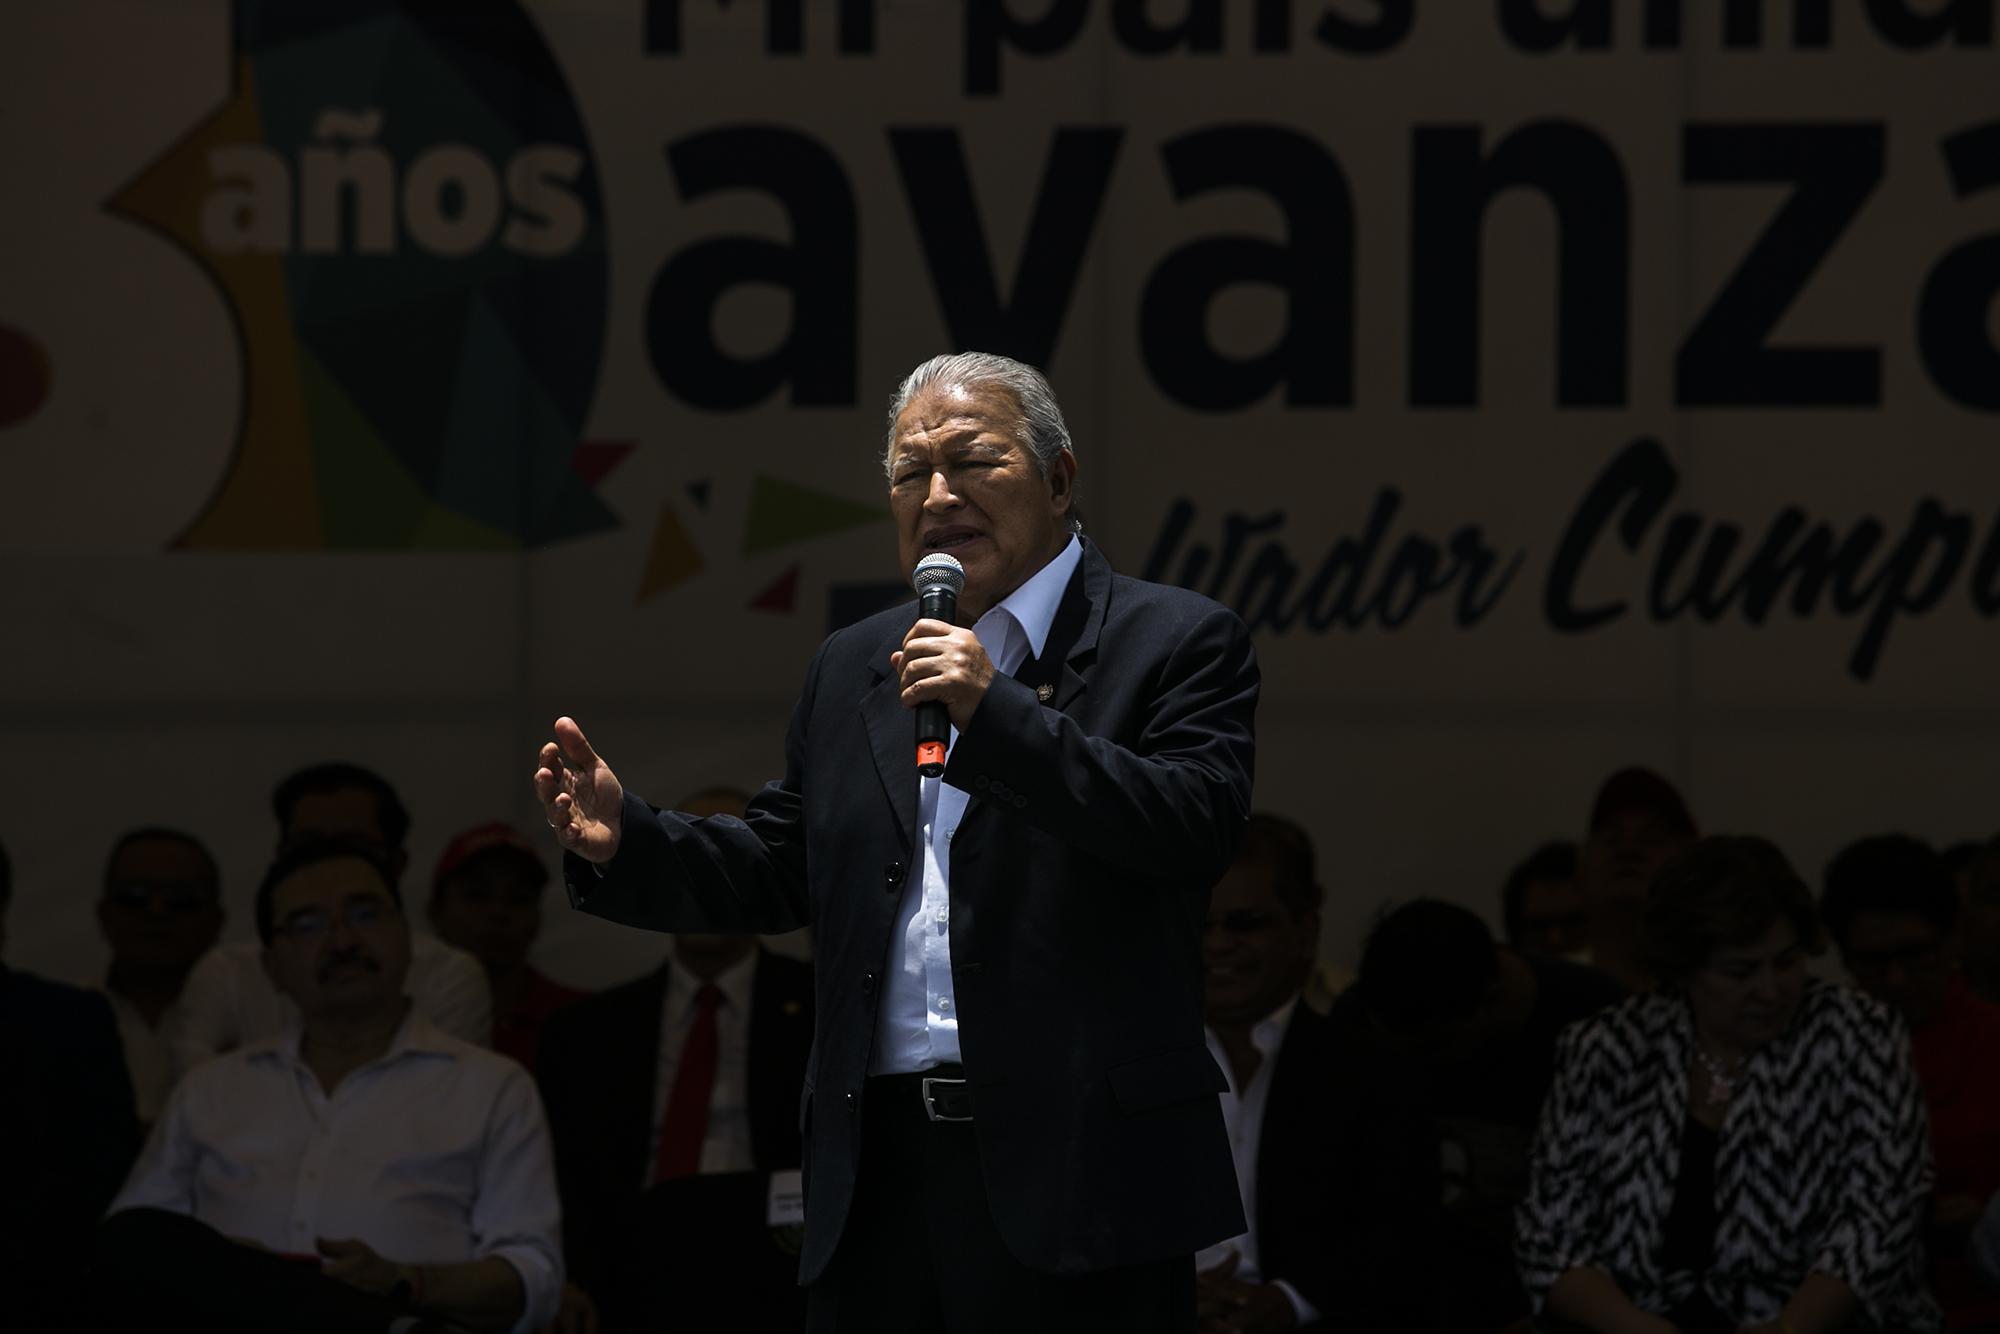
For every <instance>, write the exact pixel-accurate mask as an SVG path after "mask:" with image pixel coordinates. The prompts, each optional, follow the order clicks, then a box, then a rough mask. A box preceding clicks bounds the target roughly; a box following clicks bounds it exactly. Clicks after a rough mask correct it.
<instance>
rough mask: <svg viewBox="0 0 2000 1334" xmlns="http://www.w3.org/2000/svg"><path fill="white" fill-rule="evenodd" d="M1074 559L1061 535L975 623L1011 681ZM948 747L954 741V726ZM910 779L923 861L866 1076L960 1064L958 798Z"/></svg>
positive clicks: (1047, 621)
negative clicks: (953, 916) (955, 940)
mask: <svg viewBox="0 0 2000 1334" xmlns="http://www.w3.org/2000/svg"><path fill="white" fill-rule="evenodd" d="M1082 559H1083V545H1082V543H1080V542H1078V541H1077V539H1076V538H1074V537H1072V538H1070V540H1069V545H1068V546H1066V547H1064V548H1063V549H1062V550H1061V551H1060V552H1058V553H1057V555H1056V557H1055V559H1054V560H1051V561H1050V562H1049V563H1048V564H1047V565H1044V566H1043V567H1042V568H1041V569H1040V570H1038V571H1036V572H1035V574H1034V575H1032V576H1030V577H1029V579H1028V581H1027V582H1026V583H1024V584H1022V585H1021V586H1020V587H1019V588H1017V589H1015V590H1014V591H1013V592H1012V593H1010V594H1008V595H1007V597H1006V598H1005V599H1004V600H1003V601H1001V602H1000V603H999V604H998V605H996V606H994V607H992V608H991V609H989V610H988V611H987V612H986V614H985V615H984V616H981V617H980V618H979V620H978V621H977V622H976V623H974V625H973V627H972V633H973V636H974V637H975V638H976V639H978V640H979V643H980V646H981V647H982V648H984V649H985V650H986V656H987V658H989V659H990V660H991V661H992V663H993V670H994V671H995V672H996V673H998V674H1000V675H1002V676H1011V675H1013V674H1014V672H1016V671H1017V670H1019V668H1020V666H1021V664H1022V663H1024V662H1026V661H1027V660H1028V659H1029V658H1030V657H1036V658H1039V657H1041V655H1042V649H1043V647H1044V646H1045V645H1046V644H1047V643H1048V638H1049V628H1050V626H1052V625H1053V624H1054V623H1055V619H1056V609H1057V608H1058V607H1060V606H1061V605H1062V595H1063V590H1064V589H1066V588H1068V587H1069V580H1070V576H1071V575H1072V574H1073V573H1075V571H1076V567H1077V562H1079V561H1081V560H1082ZM951 742H952V744H954V745H955V744H957V742H958V729H957V728H956V727H954V728H952V729H951ZM917 783H918V790H917V823H918V826H919V828H920V830H921V835H922V842H923V849H924V855H923V859H922V862H921V864H920V865H917V866H913V867H912V868H911V870H910V877H909V879H908V880H907V881H905V882H904V885H903V897H902V899H901V901H899V902H898V903H897V905H896V916H897V920H898V921H900V922H901V923H902V924H903V929H902V930H901V931H899V932H897V933H896V935H895V936H894V938H892V939H891V941H890V942H889V965H888V972H887V974H886V976H885V977H884V979H883V984H882V992H881V999H880V1001H879V1002H878V1005H877V1008H876V1014H875V1051H874V1055H873V1056H872V1058H871V1059H870V1062H869V1067H868V1073H870V1074H872V1075H883V1074H904V1073H908V1072H911V1071H915V1070H926V1069H929V1068H930V1067H931V1066H934V1065H939V1064H942V1063H943V1062H946V1061H957V1060H958V1059H959V1049H958V999H957V997H956V996H955V995H954V994H953V990H952V982H951V925H950V911H951V892H950V886H951V836H952V835H953V834H955V833H957V832H958V822H959V820H961V819H962V818H964V815H965V804H966V800H967V798H966V794H965V793H964V792H963V791H961V790H959V789H958V788H955V787H952V786H951V785H949V784H948V783H946V782H944V780H943V779H942V778H941V777H940V778H919V779H918V780H917Z"/></svg>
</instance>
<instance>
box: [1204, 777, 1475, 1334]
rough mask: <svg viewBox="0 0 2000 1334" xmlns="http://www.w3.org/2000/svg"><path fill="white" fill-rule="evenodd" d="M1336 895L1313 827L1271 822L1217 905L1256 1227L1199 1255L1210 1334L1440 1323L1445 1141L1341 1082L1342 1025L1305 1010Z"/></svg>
mask: <svg viewBox="0 0 2000 1334" xmlns="http://www.w3.org/2000/svg"><path fill="white" fill-rule="evenodd" d="M1323 897H1324V895H1323V892H1322V890H1321V889H1320V887H1319V884H1318V882H1317V881H1316V879H1315V876H1314V868H1313V850H1312V843H1311V840H1310V839H1309V838H1308V837H1307V835H1306V833H1305V831H1304V830H1303V829H1301V828H1299V826H1297V825H1295V824H1293V823H1292V822H1291V821H1289V820H1285V819H1282V818H1281V817H1278V816H1275V815H1269V814H1265V813H1261V812H1259V813H1254V814H1252V815H1251V816H1250V821H1249V827H1248V829H1247V830H1246V831H1245V834H1244V838H1243V846H1242V849H1241V850H1240V851H1239V852H1238V853H1237V856H1236V861H1235V863H1234V864H1233V865H1232V866H1231V867H1230V868H1229V871H1228V873H1227V874H1226V875H1224V876H1223V878H1222V880H1221V881H1220V882H1219V883H1218V884H1217V885H1216V887H1215V890H1214V892H1213V893H1212V895H1211V896H1210V899H1209V908H1208V920H1207V923H1206V926H1205V929H1204V931H1203V933H1202V956H1203V960H1204V962H1205V964H1206V966H1207V979H1206V980H1207V995H1206V1002H1207V1004H1206V1010H1207V1018H1208V1045H1209V1050H1210V1052H1211V1053H1212V1054H1213V1055H1214V1056H1215V1060H1216V1063H1217V1064H1218V1065H1220V1066H1221V1067H1222V1068H1223V1070H1224V1071H1225V1072H1226V1073H1227V1075H1228V1077H1229V1090H1228V1091H1227V1092H1226V1093H1223V1094H1222V1095H1221V1097H1222V1108H1223V1119H1224V1121H1225V1122H1226V1123H1227V1125H1228V1127H1229V1137H1230V1147H1231V1150H1232V1151H1233V1153H1234V1155H1235V1158H1236V1181H1237V1187H1238V1189H1239V1190H1241V1191H1242V1193H1243V1215H1244V1217H1245V1218H1246V1219H1247V1220H1248V1221H1249V1224H1250V1228H1249V1231H1247V1232H1245V1233H1243V1234H1242V1235H1241V1236H1238V1237H1235V1238H1232V1239H1230V1240H1229V1241H1226V1242H1220V1243H1218V1244H1216V1245H1214V1246H1211V1247H1209V1248H1208V1249H1207V1250H1205V1251H1203V1252H1202V1253H1200V1254H1199V1255H1197V1256H1196V1257H1195V1263H1196V1266H1197V1269H1198V1276H1197V1290H1196V1297H1197V1302H1198V1309H1199V1314H1200V1320H1201V1329H1202V1331H1203V1334H1276V1331H1281V1330H1290V1329H1322V1328H1331V1329H1358V1330H1369V1331H1371V1334H1389V1332H1392V1331H1403V1330H1428V1329H1430V1328H1432V1327H1433V1320H1432V1312H1431V1303H1430V1302H1429V1301H1428V1299H1427V1298H1426V1297H1425V1295H1424V1293H1423V1291H1422V1287H1423V1282H1422V1274H1423V1269H1424V1265H1425V1262H1426V1260H1427V1258H1428V1257H1427V1252H1428V1251H1429V1250H1430V1248H1431V1246H1432V1245H1433V1242H1434V1237H1435V1232H1434V1228H1433V1224H1432V1219H1433V1216H1434V1213H1435V1211H1436V1208H1437V1204H1438V1200H1439V1193H1440V1188H1439V1184H1438V1173H1437V1159H1436V1153H1435V1149H1434V1147H1433V1144H1432V1141H1431V1139H1430V1137H1429V1135H1428V1133H1427V1130H1426V1128H1424V1127H1423V1125H1422V1123H1421V1122H1420V1121H1418V1120H1417V1119H1415V1118H1409V1117H1404V1116H1401V1115H1399V1113H1398V1110H1397V1108H1396V1107H1394V1106H1393V1105H1392V1104H1391V1103H1390V1101H1389V1100H1388V1098H1387V1097H1386V1096H1384V1092H1383V1091H1382V1090H1379V1089H1375V1088H1372V1087H1369V1086H1366V1085H1364V1084H1361V1083H1359V1082H1357V1081H1353V1080H1348V1079H1342V1078H1340V1077H1339V1073H1340V1072H1338V1071H1337V1070H1336V1068H1335V1063H1334V1057H1333V1049H1332V1045H1331V1038H1332V1030H1331V1028H1330V1026H1329V1025H1328V1023H1327V1021H1326V1020H1325V1019H1324V1018H1322V1017H1321V1016H1320V1015H1318V1014H1317V1013H1315V1012H1314V1011H1313V1010H1312V1009H1310V1008H1309V1007H1307V1006H1305V1005H1303V1004H1301V1003H1300V994H1301V992H1302V990H1303V988H1304V987H1305V985H1306V982H1307V979H1308V978H1309V976H1310V975H1311V973H1312V969H1313V963H1314V960H1315V958H1316V957H1317V954H1318V951H1319V926H1320V917H1319V907H1320V903H1321V901H1322V899H1323ZM1321 1322H1324V1323H1321Z"/></svg>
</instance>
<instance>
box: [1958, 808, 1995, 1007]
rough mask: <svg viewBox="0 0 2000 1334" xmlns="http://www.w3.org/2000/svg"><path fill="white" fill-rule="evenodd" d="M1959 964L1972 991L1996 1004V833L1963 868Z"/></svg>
mask: <svg viewBox="0 0 2000 1334" xmlns="http://www.w3.org/2000/svg"><path fill="white" fill-rule="evenodd" d="M1963 902H1964V907H1965V911H1964V913H1963V915H1962V916H1961V917H1960V918H1959V925H1958V942H1959V967H1960V968H1961V969H1962V970H1963V972H1964V975H1965V983H1966V985H1967V986H1969V987H1971V988H1972V990H1973V991H1974V993H1976V994H1977V995H1979V996H1982V997H1984V998H1985V999H1987V1000H1990V1001H1992V1002H1994V1003H1995V1004H2000V835H1996V836H1995V837H1994V839H1993V841H1992V842H1990V843H1988V844H1987V845H1986V846H1985V847H1984V848H1982V849H1980V852H1979V855H1978V856H1977V857H1975V858H1973V860H1972V861H1971V863H1970V864H1969V865H1968V866H1967V867H1966V869H1965V889H1964V892H1963Z"/></svg>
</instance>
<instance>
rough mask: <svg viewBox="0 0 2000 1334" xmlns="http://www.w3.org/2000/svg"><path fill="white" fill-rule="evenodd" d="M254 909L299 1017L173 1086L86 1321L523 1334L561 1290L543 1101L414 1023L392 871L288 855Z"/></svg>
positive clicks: (364, 856)
mask: <svg viewBox="0 0 2000 1334" xmlns="http://www.w3.org/2000/svg"><path fill="white" fill-rule="evenodd" d="M256 917H257V934H258V936H259V938H260V939H261V940H262V941H263V943H264V954H263V961H264V967H265V969H266V971H267V972H268V973H269V975H270V978H271V980H272V982H273V983H274V984H275V985H276V986H277V988H278V990H279V991H281V992H282V993H284V994H285V995H286V996H288V997H290V998H291V1000H292V1001H293V1002H294V1003H295V1004H296V1005H297V1006H298V1012H299V1019H298V1021H297V1022H296V1023H294V1024H293V1025H292V1026H291V1027H290V1028H288V1029H287V1030H286V1031H285V1032H284V1033H283V1034H281V1035H280V1036H278V1037H276V1038H271V1039H265V1040H263V1041H258V1042H252V1043H250V1044H248V1045H246V1046H244V1047H242V1048H240V1049H239V1050H237V1051H234V1052H230V1053H228V1054H227V1055H224V1056H220V1057H217V1058H216V1059H214V1060H212V1061H210V1062H208V1063H206V1064H205V1065H202V1066H199V1067H197V1068H196V1069H195V1070H194V1071H193V1072H191V1073H190V1074H189V1075H188V1076H187V1078H186V1079H184V1080H183V1081H182V1082H181V1084H180V1085H179V1087H177V1088H176V1089H175V1090H174V1093H173V1095H172V1097H171V1098H170V1099H169V1101H168V1103H167V1107H166V1110H165V1112H164V1113H163V1114H162V1116H161V1118H160V1121H159V1124H158V1125H157V1126H156V1127H155V1129H154V1132H153V1135H152V1138H151V1140H150V1141H149V1143H148V1144H147V1146H146V1149H145V1152H144V1153H143V1154H142V1155H141V1157H140V1160H139V1163H138V1166H137V1167H135V1168H134V1169H133V1172H132V1175H131V1177H130V1179H129V1180H128V1181H127V1182H126V1184H125V1188H124V1190H123V1191H122V1192H121V1193H120V1194H119V1196H118V1199H117V1200H116V1201H115V1202H114V1204H113V1206H112V1216H111V1217H110V1218H109V1219H108V1220H107V1221H106V1223H105V1224H104V1227H103V1229H102V1232H101V1235H100V1250H101V1252H102V1266H103V1270H104V1275H103V1276H104V1278H105V1279H106V1280H107V1281H105V1282H104V1283H101V1284H100V1285H98V1286H99V1289H100V1293H101V1296H102V1298H103V1299H104V1300H107V1301H110V1302H112V1303H115V1304H116V1305H115V1307H114V1309H112V1310H110V1311H107V1312H105V1313H104V1314H105V1315H106V1317H107V1318H106V1320H105V1321H104V1323H105V1325H106V1327H108V1328H139V1327H158V1326H159V1324H160V1322H161V1320H162V1318H163V1317H179V1318H180V1320H184V1321H186V1322H188V1323H190V1324H193V1323H197V1322H199V1323H200V1324H202V1325H203V1326H204V1327H209V1328H227V1329H265V1328H269V1329H274V1330H276V1329H284V1330H326V1331H336V1330H338V1331H346V1330H356V1331H358V1330H381V1329H384V1328H386V1327H387V1326H388V1325H389V1324H390V1323H391V1322H393V1321H395V1320H398V1319H401V1318H403V1317H406V1316H415V1317H423V1318H426V1319H435V1320H441V1321H449V1322H453V1323H454V1324H456V1325H463V1326H466V1327H470V1328H480V1329H508V1328H511V1329H515V1330H520V1331H526V1330H530V1329H537V1328H539V1327H541V1326H542V1325H543V1324H545V1323H546V1322H547V1321H548V1320H550V1319H551V1318H552V1317H553V1316H554V1315H555V1313H556V1309H557V1302H558V1295H559V1292H560V1290H561V1287H562V1262H561V1258H560V1252H559V1249H558V1245H557V1230H558V1222H559V1211H558V1207H557V1203H556V1190H555V1174H554V1169H553V1167H552V1165H551V1157H550V1147H549V1138H548V1131H547V1128H546V1126H545V1124H544V1122H543V1118H542V1109H541V1103H540V1100H539V1099H538V1098H537V1097H536V1094H535V1087H534V1082H533V1081H532V1080H531V1079H530V1078H529V1076H528V1074H527V1072H526V1071H525V1070H523V1069H522V1068H521V1067H520V1066H519V1065H517V1064H515V1063H514V1062H513V1061H511V1060H509V1059H507V1058H506V1057H504V1056H499V1055H496V1054H494V1053H492V1052H489V1051H486V1050H485V1049H483V1048H479V1047H474V1046H472V1045H471V1044H470V1043H467V1042H465V1041H463V1040H461V1039H458V1038H454V1037H451V1036H449V1035H447V1034H445V1033H444V1032H442V1031H441V1030H439V1029H438V1028H437V1027H436V1026H435V1025H434V1024H432V1023H431V1022H430V1021H429V1020H428V1019H426V1018H425V1017H424V1016H423V1015H422V1014H421V1013H418V1012H415V1011H413V1009H412V1007H411V1002H410V1000H409V997H408V996H407V995H406V994H405V983H406V981H407V978H408V974H409V967H410V927H409V923H408V921H407V920H406V919H405V918H404V916H403V911H402V903H401V899H400V897H399V896H398V894H397V892H396V888H395V878H394V872H393V871H392V869H391V868H390V866H389V865H388V864H387V863H386V861H384V859H383V858H382V856H381V854H380V852H379V851H378V850H377V849H375V848H374V847H373V846H372V845H369V844H366V843H359V842H353V841H342V840H321V841H314V842H306V843H300V844H295V845H294V846H292V847H290V848H288V849H287V850H286V851H285V852H283V853H281V854H280V856H279V858H278V860H277V861H276V863H274V864H273V866H272V867H271V869H270V871H269V872H268V873H267V874H266V875H265V877H264V881H263V883H262V885H261V886H260V887H259V889H258V891H257V904H256ZM114 1321H120V1322H122V1323H114ZM167 1323H169V1324H174V1323H178V1322H177V1321H175V1320H173V1319H168V1320H167Z"/></svg>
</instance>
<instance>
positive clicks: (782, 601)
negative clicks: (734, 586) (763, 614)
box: [750, 565, 799, 612]
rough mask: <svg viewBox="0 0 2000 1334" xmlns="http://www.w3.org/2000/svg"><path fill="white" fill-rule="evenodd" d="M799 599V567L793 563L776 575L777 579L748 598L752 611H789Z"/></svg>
mask: <svg viewBox="0 0 2000 1334" xmlns="http://www.w3.org/2000/svg"><path fill="white" fill-rule="evenodd" d="M798 600H799V567H798V566H796V565H794V566H793V567H792V568H791V569H789V570H786V571H785V572H784V573H783V574H781V575H779V576H778V581H777V582H776V583H774V584H772V585H771V586H770V587H769V588H767V589H765V590H764V591H763V592H761V593H759V594H758V595H757V596H756V597H754V598H751V599H750V610H752V611H783V612H789V611H791V610H792V608H793V607H794V606H796V605H797V603H798Z"/></svg>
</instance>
